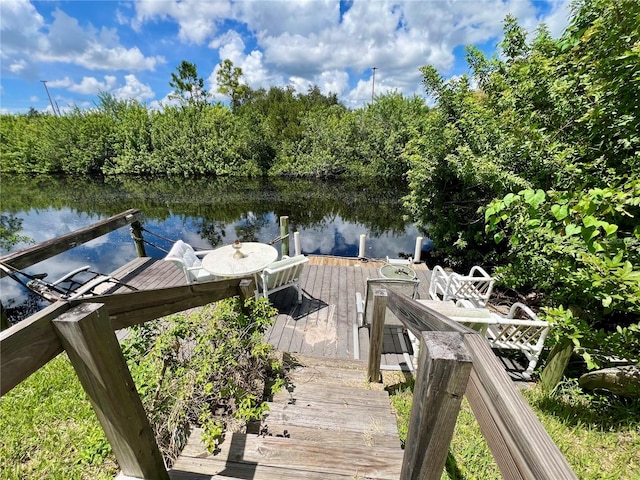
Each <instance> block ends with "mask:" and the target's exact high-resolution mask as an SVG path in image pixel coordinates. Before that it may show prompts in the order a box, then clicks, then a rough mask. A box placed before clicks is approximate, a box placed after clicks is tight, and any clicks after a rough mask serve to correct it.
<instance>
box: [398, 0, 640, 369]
mask: <svg viewBox="0 0 640 480" xmlns="http://www.w3.org/2000/svg"><path fill="white" fill-rule="evenodd" d="M572 8H573V11H572V13H573V15H572V19H571V22H570V25H569V27H568V28H567V30H566V31H565V33H564V34H563V35H562V37H561V38H559V39H557V40H554V39H552V38H551V37H550V36H549V34H548V31H547V30H546V28H545V27H544V26H543V27H540V28H539V29H538V30H537V32H535V35H533V38H532V39H528V38H527V34H526V32H525V31H524V30H523V29H522V28H521V27H520V26H518V24H517V23H516V21H515V20H514V19H513V18H511V17H507V19H506V20H505V37H504V41H503V43H502V56H501V57H500V58H498V57H494V58H486V56H485V55H483V54H482V53H481V52H480V51H479V50H477V49H474V48H470V49H469V50H468V61H469V65H470V67H471V70H472V73H473V79H475V81H476V82H477V83H478V85H477V87H472V85H471V81H470V79H468V78H466V77H463V78H461V79H458V80H453V81H445V80H443V79H442V77H441V76H440V75H439V74H438V72H437V71H436V70H435V69H434V68H432V67H429V66H427V67H423V68H422V73H423V75H424V85H425V88H426V90H427V92H429V93H430V94H431V95H433V96H434V97H435V98H436V100H437V105H436V107H435V108H434V109H433V110H432V112H431V113H430V114H429V115H427V116H425V117H424V119H423V121H424V122H425V123H426V126H425V127H424V130H425V131H429V132H430V134H429V135H424V136H416V137H414V138H412V139H411V140H410V142H409V144H408V147H407V149H406V150H405V156H406V157H407V158H408V161H409V162H410V171H409V174H408V177H409V181H410V187H411V194H410V196H409V198H408V205H409V206H410V208H411V209H412V211H413V215H414V217H415V218H417V219H419V220H420V221H421V222H422V224H423V225H425V226H426V227H427V229H428V231H429V233H430V235H431V236H432V238H433V240H434V243H435V244H436V247H437V248H436V250H435V251H436V252H437V253H438V254H439V255H441V258H440V261H442V262H444V263H448V264H451V265H453V266H456V267H457V268H459V269H464V268H468V266H469V265H470V264H472V263H480V264H483V265H488V266H492V265H494V266H497V265H499V267H497V268H495V272H496V273H497V274H498V276H499V278H500V282H501V284H502V286H503V287H510V288H513V289H515V290H516V291H518V292H520V293H521V294H524V293H526V292H529V291H535V292H536V293H537V294H542V296H539V298H541V299H542V302H543V305H546V307H547V310H546V314H547V317H548V318H549V319H551V320H553V321H554V322H557V323H558V327H557V328H555V329H554V332H555V334H556V335H557V336H559V337H560V336H562V337H563V338H564V339H565V340H566V339H571V340H572V341H573V343H574V344H575V345H576V346H580V347H583V348H585V349H586V350H583V352H584V356H585V359H586V360H587V362H588V363H589V365H590V366H594V365H596V364H597V363H598V361H599V360H602V356H604V355H608V354H611V353H617V354H618V355H620V356H623V357H626V358H631V359H636V360H638V359H640V324H638V320H639V314H640V225H639V223H638V218H639V217H640V181H639V178H640V20H639V19H640V3H639V2H637V1H636V0H581V1H577V2H575V3H574V4H573V6H572ZM532 298H534V297H531V296H530V297H529V298H528V299H527V300H529V301H531V300H532ZM599 354H600V355H601V356H598V355H599Z"/></svg>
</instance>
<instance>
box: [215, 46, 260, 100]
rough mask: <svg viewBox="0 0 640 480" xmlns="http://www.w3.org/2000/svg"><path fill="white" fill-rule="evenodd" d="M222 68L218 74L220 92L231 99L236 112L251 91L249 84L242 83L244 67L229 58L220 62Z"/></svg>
mask: <svg viewBox="0 0 640 480" xmlns="http://www.w3.org/2000/svg"><path fill="white" fill-rule="evenodd" d="M219 65H220V68H219V69H218V73H217V74H216V81H217V82H218V93H222V94H223V95H226V96H228V97H229V100H231V110H232V111H233V112H236V111H237V110H238V108H239V107H240V105H242V102H243V100H244V99H245V98H247V97H248V96H249V94H250V92H251V89H250V88H249V86H248V85H247V84H244V83H241V80H242V69H241V68H240V67H235V66H234V65H233V62H232V61H231V60H229V59H228V58H227V59H225V60H224V61H222V62H220V64H219Z"/></svg>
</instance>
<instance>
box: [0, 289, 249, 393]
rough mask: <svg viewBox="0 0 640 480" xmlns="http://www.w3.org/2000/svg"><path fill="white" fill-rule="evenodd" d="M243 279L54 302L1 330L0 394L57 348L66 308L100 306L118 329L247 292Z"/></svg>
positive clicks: (59, 351) (30, 371)
mask: <svg viewBox="0 0 640 480" xmlns="http://www.w3.org/2000/svg"><path fill="white" fill-rule="evenodd" d="M247 281H253V280H252V279H239V278H235V279H230V280H222V281H211V282H202V283H198V284H193V285H184V286H180V287H170V288H162V289H158V290H146V291H145V290H141V291H137V292H127V293H119V294H115V295H104V296H96V297H88V298H85V299H82V300H74V301H72V302H66V301H60V302H56V303H54V304H53V305H50V306H49V307H47V308H46V309H44V310H42V311H40V312H38V313H36V314H35V315H32V316H31V317H29V318H27V319H25V320H23V321H21V322H19V323H17V324H15V325H13V326H11V327H10V328H8V329H7V330H4V331H2V332H0V351H1V352H2V355H0V396H2V395H4V394H5V393H7V392H8V391H9V390H11V389H12V388H13V387H15V386H16V385H18V384H19V383H20V382H22V381H23V380H24V379H26V378H27V377H28V376H29V375H31V374H32V373H33V372H35V371H36V370H38V369H39V368H41V367H43V366H44V365H45V364H46V363H47V362H49V361H50V360H52V359H53V358H54V357H55V356H56V355H58V354H59V353H61V352H62V345H61V344H60V340H58V336H57V335H56V332H55V331H54V329H53V327H52V325H51V321H52V320H53V319H54V318H56V317H57V316H58V315H60V314H62V313H63V312H65V311H67V310H68V309H69V308H71V307H75V306H77V305H80V304H82V303H100V304H103V305H105V306H106V307H107V311H108V313H109V320H110V323H111V329H112V330H119V329H121V328H126V327H129V326H131V325H136V324H139V323H143V322H146V321H148V320H153V319H155V318H160V317H162V316H165V315H170V314H172V313H175V312H180V311H182V310H186V309H188V308H193V307H198V306H201V305H206V304H207V303H212V302H217V301H218V300H222V299H224V298H229V297H232V296H235V295H241V294H243V292H246V291H247V290H251V288H249V289H246V287H243V285H244V284H245V283H246V282H247ZM243 288H244V290H243ZM245 294H246V293H245Z"/></svg>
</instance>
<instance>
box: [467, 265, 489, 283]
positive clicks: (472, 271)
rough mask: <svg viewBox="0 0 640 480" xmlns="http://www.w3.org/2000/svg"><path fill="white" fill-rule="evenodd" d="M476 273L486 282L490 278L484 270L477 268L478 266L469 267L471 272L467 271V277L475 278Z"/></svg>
mask: <svg viewBox="0 0 640 480" xmlns="http://www.w3.org/2000/svg"><path fill="white" fill-rule="evenodd" d="M476 273H479V274H480V275H479V276H480V277H483V278H486V279H487V280H488V279H490V278H491V275H489V274H488V273H487V272H486V271H485V269H484V268H482V267H479V266H478V265H475V266H473V267H471V270H470V271H469V275H468V276H469V277H475V276H476V275H475V274H476Z"/></svg>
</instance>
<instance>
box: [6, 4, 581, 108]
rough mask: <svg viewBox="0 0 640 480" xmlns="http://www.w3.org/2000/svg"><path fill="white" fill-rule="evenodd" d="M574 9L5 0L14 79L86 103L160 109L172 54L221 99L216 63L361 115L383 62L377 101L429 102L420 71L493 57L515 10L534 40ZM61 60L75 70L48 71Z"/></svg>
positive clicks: (450, 70)
mask: <svg viewBox="0 0 640 480" xmlns="http://www.w3.org/2000/svg"><path fill="white" fill-rule="evenodd" d="M569 2H570V0H473V1H472V0H447V1H445V0H422V1H412V0H375V1H370V0H353V1H344V2H342V11H341V2H339V1H338V0H286V1H285V0H270V1H259V0H253V1H232V0H219V1H203V0H162V1H156V0H133V1H132V2H121V3H118V4H117V5H116V4H114V5H113V7H107V5H110V4H109V2H98V3H100V7H101V8H102V10H101V13H102V12H108V13H107V14H108V15H109V14H110V17H109V18H105V17H104V15H103V16H101V17H98V16H96V15H93V16H92V15H91V14H87V15H84V14H83V16H82V17H80V16H77V18H76V17H74V15H73V14H71V13H69V12H72V11H73V10H72V9H70V8H69V9H65V4H64V3H62V4H59V5H52V4H48V3H45V2H43V3H38V4H35V6H34V4H32V3H30V2H29V1H28V0H10V1H2V2H0V14H1V16H2V22H1V23H0V29H1V33H2V43H0V60H1V67H2V72H3V74H4V75H3V76H11V77H12V78H21V79H25V78H26V79H30V80H31V81H32V83H34V84H35V83H36V82H37V81H38V80H40V78H55V76H57V77H63V76H69V79H67V80H68V81H66V82H65V80H64V78H63V80H60V81H58V82H53V83H50V84H49V85H57V86H58V87H59V88H66V89H68V92H69V93H79V94H86V95H89V94H91V93H90V92H92V91H95V90H96V89H99V90H107V91H111V92H113V93H114V94H115V95H118V96H119V98H120V97H122V98H137V99H139V100H149V101H150V104H151V105H153V104H157V102H158V100H157V98H161V97H163V96H164V95H165V94H166V93H167V92H168V90H169V87H168V80H169V75H170V73H169V72H168V70H169V68H168V65H167V61H166V59H165V57H169V58H170V62H171V64H173V65H177V64H179V62H180V61H181V60H182V59H185V60H188V61H191V62H195V63H196V64H197V65H198V67H199V69H203V68H204V69H206V70H204V71H200V74H201V75H202V76H203V77H205V78H207V80H208V82H207V88H208V89H209V91H210V92H212V93H213V94H214V95H215V94H216V90H217V85H216V78H215V77H216V73H217V68H218V67H217V66H215V64H216V63H217V62H218V61H219V60H222V59H226V58H228V59H230V60H231V61H232V62H233V63H234V65H235V66H238V67H240V68H242V71H243V80H244V81H245V82H247V83H248V84H249V85H250V86H251V87H252V88H261V87H264V88H269V87H270V86H279V87H284V86H287V85H292V86H295V88H296V89H298V91H301V92H305V91H306V90H307V89H308V87H309V86H310V85H317V86H318V87H319V88H320V89H321V91H322V92H323V93H329V92H334V93H337V94H338V95H339V97H340V99H341V100H342V101H343V102H345V103H347V104H348V105H349V106H351V107H358V106H361V105H363V104H364V103H367V102H368V101H370V99H371V87H372V81H371V80H372V79H371V68H372V67H374V66H375V67H378V70H377V72H376V85H375V87H376V88H375V90H376V95H379V94H382V93H384V92H388V91H394V90H396V91H399V92H402V93H403V94H405V95H411V94H414V93H418V94H422V93H424V91H423V90H422V88H421V83H420V82H421V79H422V76H421V74H420V71H419V67H420V66H423V65H427V64H432V65H434V66H435V67H436V68H438V69H439V70H440V72H441V73H442V74H443V75H444V76H445V77H448V76H451V75H454V74H459V73H460V71H461V68H460V62H459V58H458V59H457V58H456V56H458V57H459V54H460V50H461V48H462V47H464V46H466V45H469V44H477V45H483V44H484V45H488V46H489V49H490V50H492V47H494V46H495V45H497V44H498V42H499V41H500V38H501V37H502V22H503V19H504V17H505V16H506V15H507V14H508V13H510V14H512V15H514V16H515V17H517V18H518V22H519V24H520V25H522V26H523V27H524V28H525V29H527V30H528V31H530V32H533V31H534V30H535V28H536V27H537V26H538V25H539V23H541V22H545V23H547V24H548V26H549V30H550V31H551V34H552V35H554V36H557V35H559V34H560V33H561V32H562V31H563V29H564V28H565V26H566V23H567V19H568V8H567V5H568V4H569ZM86 3H87V8H91V6H90V5H91V3H90V2H88V1H87V2H86ZM42 5H47V6H48V8H46V9H45V8H41V7H42ZM96 5H97V4H96ZM541 5H546V9H545V10H541V9H540V7H541ZM97 8H98V7H96V9H97ZM541 11H545V12H546V13H544V14H541V13H540V12H541ZM93 18H95V20H94V19H93ZM89 19H91V20H89ZM103 20H104V23H101V22H103ZM123 39H124V40H123ZM149 52H150V53H149ZM212 59H213V60H214V61H211V60H212ZM58 64H62V65H64V66H68V67H69V68H68V69H66V70H65V71H64V73H58V74H56V75H55V76H54V75H53V74H51V73H48V72H49V71H50V70H49V69H48V67H49V66H51V65H58ZM67 70H68V71H67ZM56 71H57V72H59V71H60V68H58V70H56ZM42 72H46V73H44V74H43V73H42ZM94 72H99V73H100V74H95V73H94ZM146 72H157V73H156V74H154V75H151V74H148V73H146ZM101 75H102V76H101ZM108 77H111V78H114V80H109V79H108ZM143 77H144V78H143ZM116 78H117V80H115V79H116ZM140 79H142V80H140ZM160 79H162V80H160ZM3 81H4V80H3ZM149 82H155V83H151V84H150V83H149ZM162 82H164V85H162ZM65 85H66V86H65ZM154 89H155V90H156V91H157V94H158V97H157V98H156V97H155V96H152V95H153V90H154ZM218 97H219V96H218ZM219 98H220V97H219ZM160 101H161V102H162V101H166V99H163V100H160Z"/></svg>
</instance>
